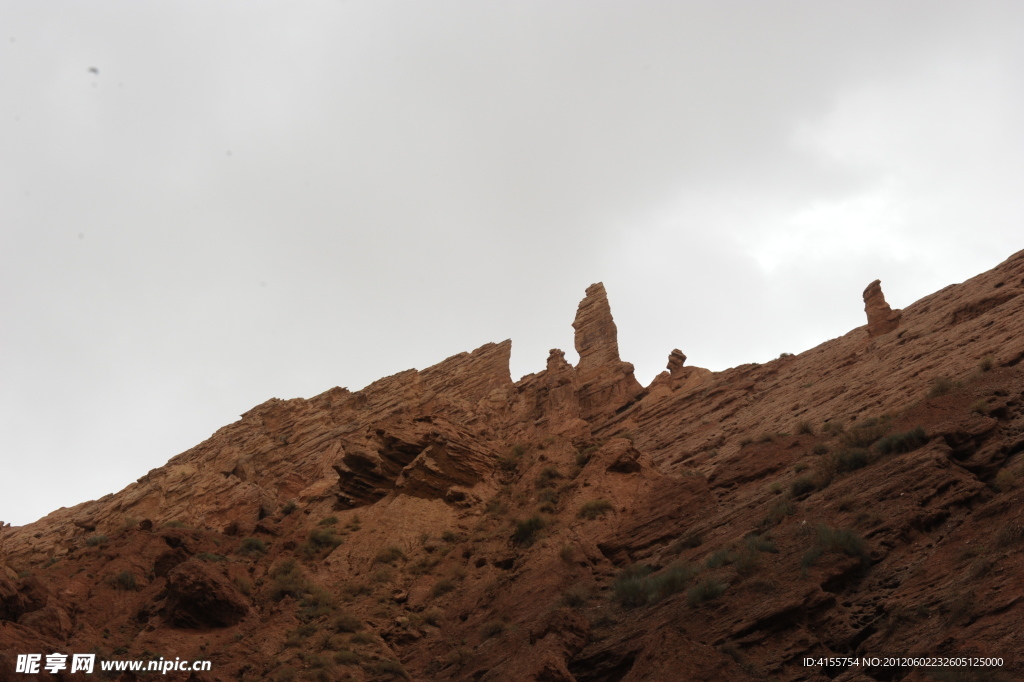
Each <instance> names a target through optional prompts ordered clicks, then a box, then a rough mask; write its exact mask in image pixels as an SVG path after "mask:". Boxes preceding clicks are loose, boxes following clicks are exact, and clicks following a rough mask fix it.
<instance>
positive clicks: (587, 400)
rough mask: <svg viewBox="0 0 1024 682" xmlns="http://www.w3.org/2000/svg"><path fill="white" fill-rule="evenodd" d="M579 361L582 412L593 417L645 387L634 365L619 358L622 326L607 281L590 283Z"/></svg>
mask: <svg viewBox="0 0 1024 682" xmlns="http://www.w3.org/2000/svg"><path fill="white" fill-rule="evenodd" d="M572 327H573V329H575V330H576V335H575V344H576V352H577V353H579V356H580V361H579V363H578V364H577V365H576V381H577V386H578V389H577V390H578V392H579V402H580V415H581V416H582V417H583V419H591V418H593V417H595V416H596V415H598V414H600V413H601V412H606V411H608V410H609V409H613V410H614V409H617V408H619V407H621V406H622V405H625V404H626V403H628V402H630V401H632V400H634V399H635V398H637V397H638V396H639V395H640V393H641V392H642V391H643V387H642V386H640V383H639V382H638V381H637V380H636V378H635V377H634V376H633V365H632V364H630V363H628V362H623V361H622V359H621V358H619V341H618V329H616V327H615V321H614V320H613V319H612V311H611V307H610V306H609V305H608V296H607V294H606V293H605V290H604V284H602V283H601V282H598V283H597V284H591V285H590V286H589V287H587V295H586V297H585V298H584V299H583V300H582V301H580V305H579V308H577V310H576V319H575V320H574V321H573V323H572Z"/></svg>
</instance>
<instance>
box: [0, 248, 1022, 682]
mask: <svg viewBox="0 0 1024 682" xmlns="http://www.w3.org/2000/svg"><path fill="white" fill-rule="evenodd" d="M1022 293H1024V252H1022V253H1020V254H1016V255H1015V256H1013V257H1011V258H1010V259H1008V260H1007V261H1005V262H1004V263H1002V264H1000V265H999V266H998V267H996V268H995V269H993V270H991V271H989V272H987V273H983V274H981V275H979V276H978V277H975V278H973V279H971V280H969V281H967V282H965V283H963V284H960V285H955V286H951V287H947V288H946V289H943V290H942V291H939V292H937V293H935V294H933V295H931V296H928V297H925V298H924V299H922V300H920V301H918V302H916V303H914V304H913V305H910V306H908V307H907V308H906V309H904V310H903V311H891V310H890V309H889V307H888V306H887V305H886V304H885V302H884V298H883V297H882V295H881V290H880V288H879V287H878V283H877V282H875V283H873V284H872V285H870V286H869V287H868V289H867V291H865V307H866V313H867V318H868V324H867V325H866V326H865V327H861V328H858V329H855V330H852V331H851V332H850V333H848V334H846V335H844V336H842V337H840V338H838V339H833V340H831V341H828V342H826V343H824V344H821V345H820V346H818V347H817V348H813V349H811V350H809V351H807V352H805V353H802V354H800V355H796V356H784V357H781V358H779V359H778V360H774V361H772V362H769V363H766V364H764V365H743V366H740V367H735V368H732V369H729V370H726V371H724V372H714V373H713V372H710V371H708V370H704V369H701V368H698V367H688V366H686V364H685V363H686V356H685V355H684V354H683V353H682V352H681V351H679V350H673V351H672V352H671V353H670V355H669V359H668V368H667V371H666V372H663V373H662V374H661V375H659V376H658V377H657V378H656V379H655V380H654V382H652V384H651V386H649V387H648V388H647V389H644V388H643V387H641V386H639V384H638V383H637V382H636V380H635V378H634V377H633V368H632V365H630V364H629V363H627V362H623V361H622V360H621V359H620V357H619V351H618V344H617V330H616V327H615V323H614V321H613V319H612V315H611V310H610V307H609V303H608V299H607V295H606V293H605V290H604V287H603V286H602V285H600V284H595V285H593V286H591V287H590V288H588V289H587V291H586V296H585V298H584V299H583V301H582V302H581V304H580V307H579V310H578V311H577V315H576V320H575V321H574V323H573V327H574V329H575V331H576V341H575V345H576V349H577V351H578V352H579V355H580V361H579V364H578V365H577V366H576V367H573V366H572V365H570V364H569V363H568V362H566V360H565V358H564V354H563V353H562V352H561V351H560V350H558V349H553V350H552V351H551V353H550V355H549V357H548V361H547V364H546V367H545V368H544V369H543V370H541V371H539V372H538V373H536V374H531V375H528V376H526V377H523V378H522V379H521V380H520V381H518V382H513V381H512V380H511V378H510V376H509V371H508V359H509V354H510V351H511V343H510V342H509V341H505V342H502V343H499V344H487V345H485V346H483V347H481V348H479V349H477V350H475V351H473V352H471V353H462V354H459V355H456V356H453V357H451V358H449V359H447V360H445V361H443V362H442V363H440V364H438V365H435V366H434V367H431V368H428V369H425V370H408V371H406V372H401V373H399V374H396V375H394V376H391V377H387V378H385V379H381V380H380V381H377V382H375V383H374V384H371V385H370V386H367V387H366V388H365V389H363V390H361V391H356V392H352V391H349V390H347V389H344V388H333V389H330V390H328V391H326V392H325V393H323V394H321V395H319V396H316V397H314V398H310V399H295V400H277V399H273V400H269V401H267V402H266V403H264V404H262V405H259V406H257V407H254V408H253V409H252V410H250V411H248V412H246V413H245V414H244V415H242V418H241V419H240V420H239V421H238V422H236V423H234V424H231V425H229V426H226V427H224V428H223V429H221V430H219V431H218V432H217V433H216V434H214V435H213V436H212V437H211V438H210V439H208V440H207V441H205V442H204V443H201V444H200V445H197V446H196V447H195V448H193V449H191V450H189V451H187V452H185V453H182V454H180V455H178V456H177V457H174V458H172V459H171V460H170V461H169V462H168V463H167V465H165V466H163V467H160V468H158V469H155V470H153V471H150V472H149V473H147V474H145V475H144V476H142V477H141V478H140V479H139V480H138V481H137V482H136V483H134V484H132V485H130V486H128V487H127V488H126V489H125V490H122V491H120V492H119V493H116V494H112V495H108V496H106V497H104V498H102V499H100V500H96V501H93V502H88V503H85V504H82V505H78V506H77V507H74V508H71V509H61V510H58V511H56V512H54V513H52V514H50V515H49V516H47V517H46V518H44V519H41V520H40V521H38V522H37V523H34V524H30V525H28V526H24V527H15V528H11V527H5V528H3V529H0V680H7V679H21V677H20V676H16V675H15V674H14V673H13V662H14V655H15V654H16V653H24V652H33V651H34V652H46V653H49V652H51V651H65V652H66V653H71V652H84V651H89V650H92V649H94V648H95V649H98V650H99V652H100V654H101V657H105V658H139V657H142V656H143V653H144V652H147V651H148V652H158V654H162V655H165V656H166V655H168V654H170V655H171V656H172V657H173V656H181V657H182V658H186V657H187V658H193V659H207V658H209V659H211V660H213V661H214V662H215V665H214V669H213V671H211V672H209V673H201V674H199V673H197V674H196V675H194V676H192V677H191V678H189V679H192V680H196V681H199V680H210V681H212V680H263V679H279V680H285V679H355V680H374V679H389V678H392V677H398V678H401V677H402V676H403V675H407V676H408V677H407V679H430V680H565V681H571V680H576V681H579V682H583V681H588V680H590V681H596V680H620V681H621V680H625V681H632V680H676V679H692V680H743V679H766V678H770V679H779V680H810V679H838V680H846V681H853V680H859V681H864V680H892V679H905V680H924V679H929V678H928V676H927V674H928V672H929V671H927V670H924V669H920V670H904V671H902V672H894V671H893V669H883V668H863V667H861V668H841V667H832V668H820V667H812V668H806V667H804V666H803V665H801V664H800V661H801V659H802V658H803V657H804V656H815V657H817V656H847V655H863V654H865V653H866V652H870V653H872V654H875V653H878V652H886V653H890V654H896V655H908V656H914V655H929V656H931V655H948V656H968V655H970V656H1002V657H1003V658H1004V659H1005V660H1006V664H1005V665H1004V666H1003V668H1002V669H1001V672H1000V673H998V674H999V675H1003V677H1004V678H1005V679H1018V678H1021V677H1024V667H1022V665H1024V664H1022V662H1021V661H1019V660H1017V659H1016V658H1013V657H1012V656H1013V652H1015V651H1017V650H1019V649H1020V648H1021V646H1022V645H1024V641H1022V638H1024V635H1022V634H1021V633H1022V632H1024V629H1022V628H1021V627H1020V626H1021V618H1022V616H1021V613H1022V612H1021V611H1020V609H1019V608H1018V607H1019V602H1020V596H1019V586H1020V585H1021V584H1022V582H1024V573H1022V568H1021V566H1022V564H1021V558H1022V557H1024V531H1022V530H1021V528H1022V526H1021V522H1020V520H1019V519H1018V518H1017V517H1018V515H1019V509H1020V508H1021V503H1022V499H1021V496H1022V494H1024V439H1022V434H1024V365H1022V364H1021V360H1024V334H1022V333H1021V332H1022V326H1024V296H1021V294H1022ZM115 652H119V653H115ZM402 671H404V672H402ZM965 674H966V673H965ZM901 676H902V677H901ZM40 679H56V678H53V677H52V676H48V675H47V674H43V675H41V676H40ZM182 679H185V678H184V677H183V678H182ZM966 679H972V678H966ZM979 679H985V678H979ZM992 679H999V678H998V677H992Z"/></svg>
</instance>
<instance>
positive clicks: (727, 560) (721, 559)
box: [704, 547, 736, 568]
mask: <svg viewBox="0 0 1024 682" xmlns="http://www.w3.org/2000/svg"><path fill="white" fill-rule="evenodd" d="M735 560H736V557H735V555H734V554H733V552H732V550H730V549H728V548H725V547H723V548H722V549H717V550H715V551H714V552H712V553H711V555H710V556H709V557H708V558H707V559H706V560H705V561H704V565H705V566H707V567H708V568H720V567H722V566H726V565H728V564H731V563H732V562H733V561H735Z"/></svg>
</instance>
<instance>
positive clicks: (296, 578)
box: [270, 559, 306, 601]
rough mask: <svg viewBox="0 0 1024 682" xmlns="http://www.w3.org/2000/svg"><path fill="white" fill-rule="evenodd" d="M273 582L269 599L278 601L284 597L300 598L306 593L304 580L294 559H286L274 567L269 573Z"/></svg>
mask: <svg viewBox="0 0 1024 682" xmlns="http://www.w3.org/2000/svg"><path fill="white" fill-rule="evenodd" d="M270 578H271V580H272V581H273V582H272V584H271V587H270V599H271V600H273V601H279V600H281V599H284V598H285V597H286V596H290V597H296V598H298V597H301V596H302V595H303V594H304V593H305V591H306V578H305V576H304V575H303V574H302V570H301V569H300V568H299V567H298V566H297V565H296V563H295V560H294V559H286V560H285V561H282V562H281V563H279V564H277V565H276V566H274V568H272V569H271V571H270Z"/></svg>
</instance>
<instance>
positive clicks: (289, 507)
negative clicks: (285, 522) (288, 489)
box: [281, 500, 299, 516]
mask: <svg viewBox="0 0 1024 682" xmlns="http://www.w3.org/2000/svg"><path fill="white" fill-rule="evenodd" d="M298 508H299V505H297V504H295V500H288V501H287V502H286V503H285V505H284V506H283V507H281V515H282V516H288V515H289V514H291V513H292V512H293V511H295V510H296V509H298Z"/></svg>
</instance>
